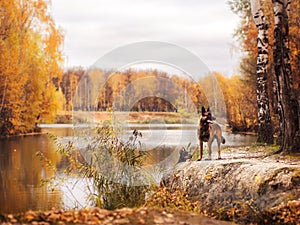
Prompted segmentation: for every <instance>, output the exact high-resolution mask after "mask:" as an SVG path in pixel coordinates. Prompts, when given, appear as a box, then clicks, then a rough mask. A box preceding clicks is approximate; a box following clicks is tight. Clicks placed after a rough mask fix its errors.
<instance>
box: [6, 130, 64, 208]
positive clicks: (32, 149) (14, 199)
mask: <svg viewBox="0 0 300 225" xmlns="http://www.w3.org/2000/svg"><path fill="white" fill-rule="evenodd" d="M0 149H1V151H0V172H1V175H0V209H1V212H2V213H3V212H6V213H8V212H10V213H15V212H23V211H26V210H28V209H34V210H38V209H39V210H45V209H50V208H52V207H57V206H58V205H59V202H60V199H61V194H60V192H58V191H54V192H50V191H48V190H47V189H46V187H45V186H44V187H41V186H40V181H41V178H48V177H50V176H53V171H51V170H49V169H47V168H46V167H45V166H44V165H43V164H42V163H41V161H40V160H39V159H38V158H37V157H36V152H37V151H42V152H43V153H44V154H45V156H47V157H48V158H49V159H51V160H52V161H53V162H54V164H56V163H58V162H59V160H60V156H59V155H57V153H56V152H55V150H54V145H53V144H52V143H51V141H49V138H48V137H47V136H46V135H39V136H27V137H14V138H9V139H1V140H0Z"/></svg>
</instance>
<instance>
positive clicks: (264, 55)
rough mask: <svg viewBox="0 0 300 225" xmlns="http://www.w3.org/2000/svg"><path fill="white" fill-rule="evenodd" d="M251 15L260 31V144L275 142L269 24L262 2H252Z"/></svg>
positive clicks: (258, 71)
mask: <svg viewBox="0 0 300 225" xmlns="http://www.w3.org/2000/svg"><path fill="white" fill-rule="evenodd" d="M251 13H252V16H253V19H254V22H255V25H256V27H257V30H258V36H257V50H258V55H257V65H256V69H257V71H256V73H257V105H258V125H259V130H258V142H266V143H272V142H273V134H272V124H271V116H270V108H269V95H268V87H267V86H268V85H267V84H268V83H267V80H268V79H267V77H268V73H267V72H268V56H269V53H268V46H269V38H268V22H267V20H266V18H265V16H264V13H263V10H262V7H261V4H260V0H251Z"/></svg>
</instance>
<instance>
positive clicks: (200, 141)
mask: <svg viewBox="0 0 300 225" xmlns="http://www.w3.org/2000/svg"><path fill="white" fill-rule="evenodd" d="M202 154H203V141H202V140H199V158H198V161H201V160H202Z"/></svg>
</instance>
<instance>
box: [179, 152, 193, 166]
mask: <svg viewBox="0 0 300 225" xmlns="http://www.w3.org/2000/svg"><path fill="white" fill-rule="evenodd" d="M191 158H192V155H191V154H190V153H189V152H188V151H187V150H185V148H183V149H181V150H180V152H179V160H178V162H177V163H180V162H186V161H187V160H189V159H191Z"/></svg>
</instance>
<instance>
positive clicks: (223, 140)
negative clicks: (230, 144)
mask: <svg viewBox="0 0 300 225" xmlns="http://www.w3.org/2000/svg"><path fill="white" fill-rule="evenodd" d="M222 144H225V138H224V137H223V136H222Z"/></svg>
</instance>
